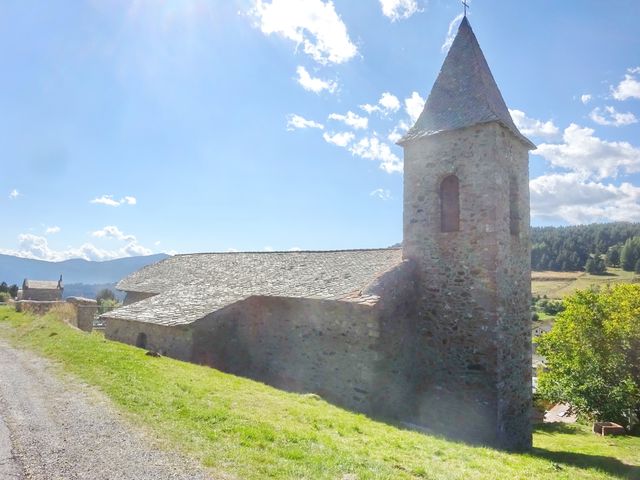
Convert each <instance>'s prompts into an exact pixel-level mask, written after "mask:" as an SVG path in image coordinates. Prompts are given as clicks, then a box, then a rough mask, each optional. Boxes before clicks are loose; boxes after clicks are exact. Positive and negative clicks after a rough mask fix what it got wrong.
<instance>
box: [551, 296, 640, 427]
mask: <svg viewBox="0 0 640 480" xmlns="http://www.w3.org/2000/svg"><path fill="white" fill-rule="evenodd" d="M564 304H565V307H566V308H565V310H564V312H562V313H560V314H559V315H558V316H557V317H556V322H555V324H554V326H553V328H552V329H551V331H550V332H548V333H546V334H543V335H542V336H541V337H540V338H539V339H538V353H540V354H541V355H543V356H544V357H545V358H546V368H545V369H544V370H543V371H542V372H541V373H540V375H539V377H538V392H539V393H540V394H541V395H542V396H543V397H544V398H546V399H548V400H550V401H554V402H567V403H569V404H571V405H572V406H573V407H574V408H575V410H576V411H577V412H578V413H579V414H580V415H581V416H583V417H586V418H589V419H594V420H604V421H613V422H618V423H620V424H621V425H624V426H625V427H626V428H630V427H632V425H633V422H634V420H633V419H634V418H635V419H637V418H640V285H637V284H619V285H616V286H614V287H612V288H610V289H606V290H602V291H596V290H585V291H578V292H576V293H575V294H574V295H572V296H570V297H567V298H565V300H564Z"/></svg>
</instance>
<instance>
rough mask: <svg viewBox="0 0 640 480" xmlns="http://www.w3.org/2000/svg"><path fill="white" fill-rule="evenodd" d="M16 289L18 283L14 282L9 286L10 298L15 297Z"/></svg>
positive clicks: (16, 294)
mask: <svg viewBox="0 0 640 480" xmlns="http://www.w3.org/2000/svg"><path fill="white" fill-rule="evenodd" d="M18 290H19V288H18V285H16V284H15V283H14V284H13V285H11V286H10V287H9V295H11V298H16V297H17V296H18Z"/></svg>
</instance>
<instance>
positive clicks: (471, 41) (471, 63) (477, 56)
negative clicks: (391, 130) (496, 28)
mask: <svg viewBox="0 0 640 480" xmlns="http://www.w3.org/2000/svg"><path fill="white" fill-rule="evenodd" d="M488 122H498V123H500V124H502V125H503V126H504V127H506V128H508V129H509V130H510V131H511V132H512V133H513V134H514V135H515V136H516V137H518V139H520V140H521V141H522V142H523V143H524V144H525V145H526V146H527V147H529V149H535V148H536V146H535V145H534V144H533V143H532V142H531V141H530V140H528V139H527V138H526V137H525V136H524V135H522V133H520V131H519V130H518V128H517V127H516V126H515V124H514V123H513V120H512V118H511V115H510V114H509V110H508V109H507V105H506V104H505V102H504V99H503V98H502V94H501V93H500V90H499V89H498V85H497V84H496V81H495V80H494V79H493V75H492V74H491V70H490V69H489V65H488V64H487V61H486V60H485V58H484V55H483V53H482V50H481V49H480V45H478V40H476V36H475V35H474V34H473V30H471V25H469V21H468V20H467V18H466V17H465V18H463V19H462V22H461V23H460V27H459V28H458V33H457V34H456V38H455V39H454V41H453V44H452V45H451V48H450V49H449V53H448V54H447V58H446V59H445V61H444V63H443V64H442V68H441V69H440V73H439V74H438V78H437V79H436V82H435V84H434V85H433V88H432V89H431V93H430V94H429V98H428V99H427V102H426V103H425V106H424V110H423V111H422V114H421V115H420V117H419V118H418V120H417V121H416V123H415V125H414V126H413V127H412V128H411V129H410V130H409V131H408V132H407V133H406V135H405V136H404V137H402V139H400V141H399V142H398V144H399V145H402V144H403V143H406V142H408V141H410V140H414V139H418V138H422V137H425V136H428V135H433V134H436V133H439V132H443V131H449V130H457V129H459V128H464V127H470V126H473V125H478V124H482V123H488Z"/></svg>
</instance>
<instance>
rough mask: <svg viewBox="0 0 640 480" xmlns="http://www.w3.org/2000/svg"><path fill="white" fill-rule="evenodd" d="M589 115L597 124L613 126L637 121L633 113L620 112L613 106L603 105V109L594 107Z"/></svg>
mask: <svg viewBox="0 0 640 480" xmlns="http://www.w3.org/2000/svg"><path fill="white" fill-rule="evenodd" d="M589 117H590V118H591V120H593V121H594V122H596V123H597V124H599V125H611V126H614V127H622V126H625V125H631V124H632V123H638V119H637V118H636V116H635V115H634V114H633V113H631V112H627V113H621V112H618V111H617V110H616V109H615V108H613V107H604V109H602V108H600V107H598V108H594V109H593V110H592V111H591V113H590V114H589Z"/></svg>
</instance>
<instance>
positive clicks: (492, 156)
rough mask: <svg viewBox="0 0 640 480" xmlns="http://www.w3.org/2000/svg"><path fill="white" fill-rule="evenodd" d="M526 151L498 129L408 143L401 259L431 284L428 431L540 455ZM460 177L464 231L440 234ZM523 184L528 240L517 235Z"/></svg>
mask: <svg viewBox="0 0 640 480" xmlns="http://www.w3.org/2000/svg"><path fill="white" fill-rule="evenodd" d="M526 162H527V151H526V148H525V147H524V146H523V145H521V144H520V143H519V142H518V141H517V140H515V138H514V137H513V136H512V135H511V133H509V132H507V131H506V130H505V129H504V128H503V127H501V126H500V125H499V124H497V123H489V124H483V125H479V126H475V127H470V128H465V129H460V130H456V131H451V132H443V133H440V134H437V135H432V136H429V137H426V138H423V139H420V140H417V141H415V142H411V143H409V144H407V145H405V180H404V188H405V193H404V198H405V203H404V243H403V254H404V257H405V258H407V259H411V260H413V261H415V262H416V264H417V269H418V277H419V279H420V282H421V287H420V290H421V292H420V295H419V296H418V304H419V306H418V310H419V312H418V314H417V317H416V320H415V321H416V327H417V328H416V331H417V336H419V337H420V340H419V341H420V343H421V344H422V348H421V349H419V350H418V354H417V357H416V365H417V366H418V368H419V372H418V373H417V375H418V377H419V378H420V379H421V380H420V382H419V383H421V385H420V392H419V393H417V397H418V398H419V399H420V400H419V401H420V402H421V405H419V406H418V410H419V411H420V413H419V418H420V420H419V422H420V423H422V424H425V425H430V426H433V427H434V428H435V429H436V430H441V431H445V432H448V433H450V434H452V435H456V436H461V437H463V438H466V439H469V440H478V441H482V442H489V443H496V444H499V445H501V446H503V447H506V448H514V449H521V448H527V447H528V446H530V442H531V430H530V427H529V426H528V425H529V412H530V409H528V406H529V405H530V398H531V381H530V357H527V355H528V354H530V348H531V338H530V331H529V329H528V318H529V316H528V308H529V300H528V298H529V295H530V284H529V283H528V282H529V280H528V278H529V274H530V272H529V263H528V262H529V254H528V249H529V246H528V220H529V213H528V211H529V205H528V167H527V163H526ZM451 174H454V175H456V176H457V177H458V179H459V192H460V231H457V232H446V233H443V232H441V231H440V198H439V191H440V183H441V181H442V179H443V178H445V177H446V176H447V175H451ZM512 178H513V179H515V180H514V181H515V182H516V183H517V185H518V191H519V201H518V209H519V211H520V213H521V215H520V222H519V224H520V234H519V235H517V236H514V235H511V234H510V228H509V225H510V224H509V219H510V207H509V198H510V186H509V183H510V181H512Z"/></svg>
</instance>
